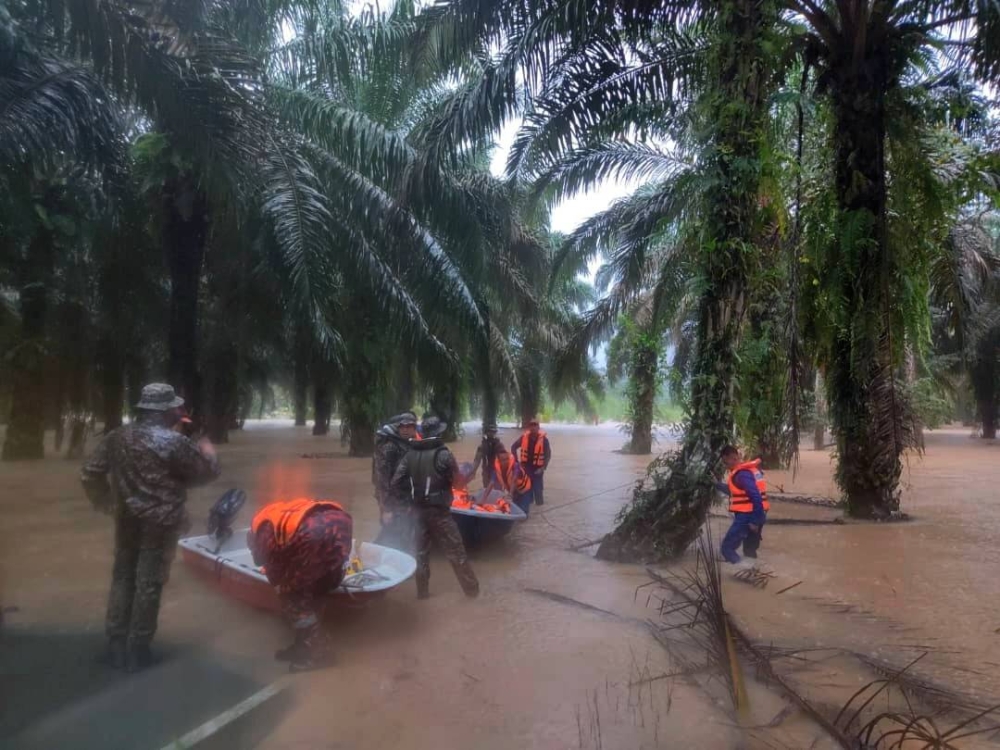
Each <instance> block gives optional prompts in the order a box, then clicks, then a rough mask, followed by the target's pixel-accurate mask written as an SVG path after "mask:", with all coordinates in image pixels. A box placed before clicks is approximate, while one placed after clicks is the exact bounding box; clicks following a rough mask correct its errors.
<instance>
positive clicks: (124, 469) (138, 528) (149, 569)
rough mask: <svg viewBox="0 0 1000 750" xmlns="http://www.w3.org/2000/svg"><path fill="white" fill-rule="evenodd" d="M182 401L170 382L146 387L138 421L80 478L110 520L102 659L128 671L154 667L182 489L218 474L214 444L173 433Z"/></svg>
mask: <svg viewBox="0 0 1000 750" xmlns="http://www.w3.org/2000/svg"><path fill="white" fill-rule="evenodd" d="M183 404H184V399H182V398H180V397H178V396H176V395H175V394H174V389H173V388H171V387H170V386H169V385H165V384H162V383H154V384H152V385H147V386H146V387H145V388H143V389H142V399H141V401H140V402H139V404H138V405H137V406H136V408H137V410H138V416H137V417H136V420H135V421H134V422H133V423H131V424H128V425H125V426H123V427H119V428H118V429H117V430H114V431H113V432H111V433H110V434H109V435H108V436H107V437H106V438H105V439H104V440H103V441H102V442H101V444H100V445H99V446H98V447H97V450H96V451H94V455H93V456H92V457H91V458H90V460H89V461H87V463H86V464H85V465H84V467H83V471H82V474H81V481H82V482H83V487H84V489H85V490H86V492H87V496H88V497H89V498H90V501H91V503H93V505H94V507H95V508H97V509H98V510H101V511H104V512H106V513H110V514H113V515H114V518H115V561H114V568H113V570H112V580H111V593H110V594H109V596H108V612H107V620H106V631H107V635H108V652H107V654H106V656H105V657H104V660H105V661H106V662H107V663H109V664H110V665H111V666H114V667H116V668H121V667H125V668H127V669H128V670H129V671H133V672H134V671H137V670H139V669H143V668H144V667H147V666H149V665H150V664H151V663H152V656H151V653H150V649H149V646H150V643H151V642H152V640H153V635H154V634H155V633H156V620H157V616H158V615H159V611H160V594H161V593H162V591H163V586H164V584H165V583H166V582H167V579H168V577H169V575H170V564H171V562H172V561H173V558H174V551H175V549H176V547H177V539H178V537H179V536H180V534H181V533H182V532H183V531H184V530H185V529H186V528H187V527H188V526H189V523H188V519H187V510H186V508H185V503H186V501H187V489H188V488H190V487H194V486H197V485H200V484H204V483H207V482H210V481H211V480H213V479H215V478H216V477H217V476H218V475H219V462H218V460H217V458H216V455H215V449H214V448H213V447H212V444H211V443H209V442H208V441H207V440H203V441H201V442H200V443H197V444H196V443H194V442H193V441H192V440H190V439H189V438H187V437H185V436H184V435H182V434H180V433H178V432H177V431H175V430H174V429H173V427H174V426H175V425H176V423H177V421H178V420H179V419H180V412H179V411H178V410H179V408H180V407H181V406H182V405H183Z"/></svg>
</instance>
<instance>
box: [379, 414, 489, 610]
mask: <svg viewBox="0 0 1000 750" xmlns="http://www.w3.org/2000/svg"><path fill="white" fill-rule="evenodd" d="M446 428H447V425H446V424H445V423H443V422H442V421H441V420H440V419H438V418H437V417H429V418H427V419H425V420H424V422H423V424H421V426H420V434H421V436H422V437H423V439H422V440H411V441H410V449H409V451H407V453H406V455H405V456H404V457H403V460H402V461H400V462H399V466H398V467H397V468H396V472H395V474H394V475H393V478H392V485H393V487H394V488H395V489H396V491H397V492H398V493H399V494H400V495H404V496H409V497H410V498H411V501H412V507H413V513H414V521H415V523H414V526H415V529H416V532H415V538H414V547H415V551H416V557H417V573H416V581H417V598H418V599H426V598H427V597H428V596H430V578H431V568H430V556H431V545H432V544H436V545H437V546H438V548H439V549H440V550H441V551H442V552H443V553H444V555H445V557H447V558H448V562H450V563H451V567H452V569H453V570H454V571H455V577H456V578H457V579H458V582H459V584H461V586H462V591H464V592H465V595H466V596H468V597H476V596H479V580H478V579H477V578H476V574H475V573H474V572H473V570H472V566H471V565H470V564H469V560H468V557H467V556H466V552H465V545H464V544H463V543H462V535H461V534H460V533H459V531H458V526H457V525H456V524H455V519H454V518H452V515H451V500H452V489H453V488H454V489H463V488H464V487H465V486H466V484H467V483H468V477H466V476H464V475H463V474H462V472H461V471H460V470H459V468H458V463H457V462H456V461H455V456H453V455H452V453H451V451H450V450H448V448H447V447H445V445H444V442H443V441H442V440H441V435H442V434H443V433H444V431H445V429H446Z"/></svg>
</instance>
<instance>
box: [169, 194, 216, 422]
mask: <svg viewBox="0 0 1000 750" xmlns="http://www.w3.org/2000/svg"><path fill="white" fill-rule="evenodd" d="M181 189H184V188H181ZM169 206H170V207H169V210H168V212H167V217H166V221H165V226H164V232H163V241H164V250H165V252H166V254H167V265H168V267H169V269H170V330H169V333H168V337H167V352H168V357H169V359H168V363H167V377H168V378H169V380H170V384H171V385H173V386H174V388H176V389H177V391H178V393H180V394H181V395H183V396H184V398H185V399H186V400H187V403H188V407H189V408H190V410H191V411H192V412H195V413H196V412H197V411H198V410H199V407H200V405H201V404H200V400H201V399H200V396H201V394H200V393H199V385H200V384H199V376H198V314H199V311H198V292H199V288H200V285H201V272H202V266H203V264H204V259H205V242H206V240H207V238H208V205H207V203H206V201H205V197H204V196H203V195H202V194H201V193H200V192H197V193H196V195H195V197H194V198H193V206H192V207H191V208H190V210H187V211H183V212H182V211H181V210H180V209H179V208H178V207H177V205H176V203H175V202H174V201H171V202H170V203H169Z"/></svg>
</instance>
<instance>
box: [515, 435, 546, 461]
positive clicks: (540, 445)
mask: <svg viewBox="0 0 1000 750" xmlns="http://www.w3.org/2000/svg"><path fill="white" fill-rule="evenodd" d="M530 439H531V432H525V433H524V434H522V435H521V440H520V445H519V446H518V448H519V450H518V452H517V459H518V461H520V462H521V463H522V464H524V465H525V466H534V467H535V468H536V469H541V468H542V467H544V466H545V433H544V432H542V431H541V430H539V431H538V436H537V438H536V439H535V450H533V451H532V452H531V455H530V456H529V455H528V441H529V440H530Z"/></svg>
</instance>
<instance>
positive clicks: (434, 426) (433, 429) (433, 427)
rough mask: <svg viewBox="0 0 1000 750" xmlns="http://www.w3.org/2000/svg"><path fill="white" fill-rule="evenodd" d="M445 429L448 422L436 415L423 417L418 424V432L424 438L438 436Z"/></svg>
mask: <svg viewBox="0 0 1000 750" xmlns="http://www.w3.org/2000/svg"><path fill="white" fill-rule="evenodd" d="M447 429H448V424H447V423H446V422H442V421H441V420H440V419H438V418H437V417H425V418H424V422H423V424H422V425H420V434H421V435H423V436H424V437H425V438H432V437H438V436H439V435H441V434H443V433H444V431H445V430H447Z"/></svg>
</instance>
